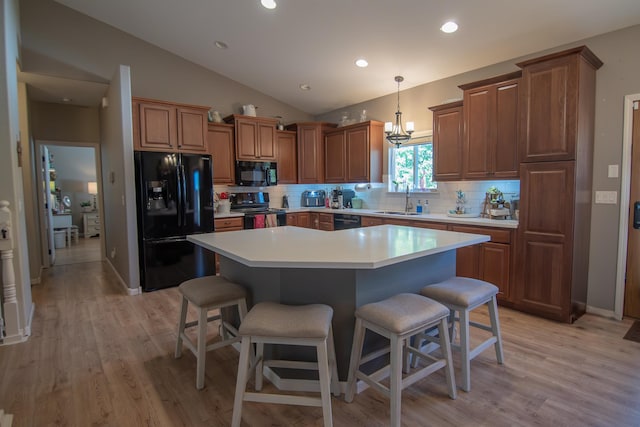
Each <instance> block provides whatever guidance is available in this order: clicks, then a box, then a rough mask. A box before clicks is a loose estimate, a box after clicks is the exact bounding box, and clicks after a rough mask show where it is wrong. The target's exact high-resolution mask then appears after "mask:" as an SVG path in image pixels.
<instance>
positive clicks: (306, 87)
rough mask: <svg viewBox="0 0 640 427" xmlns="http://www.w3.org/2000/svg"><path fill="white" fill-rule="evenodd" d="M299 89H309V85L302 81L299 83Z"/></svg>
mask: <svg viewBox="0 0 640 427" xmlns="http://www.w3.org/2000/svg"><path fill="white" fill-rule="evenodd" d="M300 89H302V90H311V86H309V85H308V84H306V83H302V84H301V85H300Z"/></svg>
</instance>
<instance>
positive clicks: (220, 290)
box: [175, 276, 247, 389]
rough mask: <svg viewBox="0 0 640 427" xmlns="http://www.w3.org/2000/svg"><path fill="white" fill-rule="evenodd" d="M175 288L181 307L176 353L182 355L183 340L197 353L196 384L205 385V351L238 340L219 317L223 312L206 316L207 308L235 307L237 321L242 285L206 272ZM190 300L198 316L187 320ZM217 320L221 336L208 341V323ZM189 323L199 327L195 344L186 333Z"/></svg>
mask: <svg viewBox="0 0 640 427" xmlns="http://www.w3.org/2000/svg"><path fill="white" fill-rule="evenodd" d="M178 290H179V291H180V293H181V294H182V310H181V312H180V321H179V324H178V341H177V343H176V352H175V357H176V358H178V357H180V356H181V355H182V343H183V340H184V344H185V345H186V346H187V348H188V349H189V350H191V352H192V353H193V354H194V355H195V356H196V360H197V369H196V371H197V373H196V388H198V389H202V388H203V387H204V368H205V356H206V352H207V351H211V350H215V349H218V348H220V347H224V346H227V345H230V344H233V343H235V342H238V341H240V337H239V336H238V331H237V329H236V328H235V327H233V326H232V325H231V323H229V322H228V321H226V320H225V319H223V318H222V313H220V314H217V315H214V316H211V317H207V316H208V312H209V311H210V310H214V309H222V308H225V307H233V306H237V307H238V315H239V317H240V321H241V322H242V319H244V316H245V315H246V313H247V303H246V299H245V298H246V291H245V289H244V288H243V287H242V286H240V285H238V284H236V283H233V282H231V281H229V280H227V279H225V278H224V277H221V276H205V277H199V278H197V279H191V280H187V281H186V282H183V283H182V284H181V285H180V286H179V287H178ZM189 303H191V304H193V306H194V307H195V308H196V311H197V312H198V320H197V321H193V322H189V323H186V320H187V309H188V305H189ZM214 320H220V322H221V324H220V335H221V340H220V341H217V342H215V343H213V344H210V345H207V335H206V334H207V323H208V322H211V321H214ZM192 326H197V327H198V332H197V335H198V337H197V344H194V343H193V342H192V341H191V339H190V338H189V337H188V336H187V335H186V333H185V329H186V328H190V327H192Z"/></svg>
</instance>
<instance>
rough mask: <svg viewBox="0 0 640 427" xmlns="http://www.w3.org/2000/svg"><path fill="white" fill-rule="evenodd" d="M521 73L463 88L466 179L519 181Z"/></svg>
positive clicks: (466, 85)
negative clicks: (519, 96) (519, 94)
mask: <svg viewBox="0 0 640 427" xmlns="http://www.w3.org/2000/svg"><path fill="white" fill-rule="evenodd" d="M520 76H521V72H520V71H518V72H515V73H510V74H505V75H502V76H497V77H493V78H490V79H486V80H482V81H479V82H474V83H469V84H465V85H461V86H459V87H460V88H461V89H463V90H464V144H463V147H464V150H463V156H462V157H463V166H464V168H463V178H464V179H504V178H517V177H518V173H519V167H518V166H519V159H518V120H519V116H518V101H519V98H518V92H519V90H518V89H519V84H520Z"/></svg>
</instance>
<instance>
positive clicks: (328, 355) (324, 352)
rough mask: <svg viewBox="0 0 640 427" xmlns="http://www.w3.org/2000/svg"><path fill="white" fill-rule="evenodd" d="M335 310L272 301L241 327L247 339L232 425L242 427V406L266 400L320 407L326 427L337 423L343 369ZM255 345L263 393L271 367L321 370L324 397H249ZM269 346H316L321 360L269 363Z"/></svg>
mask: <svg viewBox="0 0 640 427" xmlns="http://www.w3.org/2000/svg"><path fill="white" fill-rule="evenodd" d="M332 317H333V309H332V308H331V307H329V306H328V305H324V304H310V305H301V306H292V305H282V304H276V303H273V302H261V303H258V304H256V305H255V306H254V307H253V308H252V309H251V310H250V311H249V313H248V314H247V316H246V317H245V318H244V321H243V322H242V323H241V324H240V328H239V330H238V331H239V333H240V336H241V337H242V345H241V348H240V361H239V364H238V379H237V382H236V395H235V400H234V402H233V418H232V421H231V425H232V426H233V427H238V426H240V421H241V419H242V404H243V402H244V401H247V402H264V403H276V404H289V405H302V406H321V407H322V415H323V418H324V425H325V427H329V426H332V425H333V420H332V415H331V394H330V392H329V391H330V389H332V390H333V393H334V395H336V396H339V395H340V388H339V384H338V370H337V367H336V356H335V347H334V343H333V329H332V327H331V319H332ZM254 343H255V344H256V365H255V368H256V370H255V374H256V379H255V388H256V391H257V392H259V391H260V390H262V376H263V370H264V367H266V366H273V367H278V368H293V369H313V370H316V369H317V370H318V376H319V379H320V397H319V398H318V397H308V396H297V395H291V394H273V393H257V392H256V393H250V392H247V391H246V387H247V381H248V379H249V369H250V367H249V358H250V355H251V344H254ZM264 344H284V345H296V346H313V347H316V353H317V357H318V362H317V363H315V362H299V361H289V360H268V361H264V360H263V357H264Z"/></svg>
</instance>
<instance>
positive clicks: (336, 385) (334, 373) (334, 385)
mask: <svg viewBox="0 0 640 427" xmlns="http://www.w3.org/2000/svg"><path fill="white" fill-rule="evenodd" d="M327 351H328V352H329V368H330V369H331V391H332V392H333V395H334V396H336V397H338V396H340V380H339V379H338V364H337V362H336V346H335V344H334V342H333V326H330V327H329V336H328V337H327Z"/></svg>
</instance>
